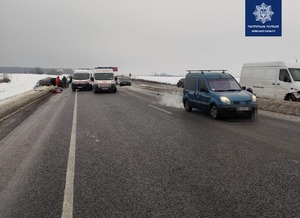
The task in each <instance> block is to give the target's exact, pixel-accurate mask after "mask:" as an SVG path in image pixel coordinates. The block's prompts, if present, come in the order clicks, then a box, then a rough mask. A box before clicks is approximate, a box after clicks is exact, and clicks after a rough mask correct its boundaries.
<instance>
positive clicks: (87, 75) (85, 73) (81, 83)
mask: <svg viewBox="0 0 300 218" xmlns="http://www.w3.org/2000/svg"><path fill="white" fill-rule="evenodd" d="M91 76H92V69H89V68H79V69H77V70H75V72H74V74H73V76H72V90H73V91H75V90H76V89H81V90H92V81H91V80H90V79H91Z"/></svg>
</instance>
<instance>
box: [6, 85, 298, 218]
mask: <svg viewBox="0 0 300 218" xmlns="http://www.w3.org/2000/svg"><path fill="white" fill-rule="evenodd" d="M172 98H174V99H175V101H177V102H178V96H175V95H174V96H172V95H171V96H164V94H162V93H160V94H159V93H156V92H149V91H145V90H142V89H139V88H136V87H135V86H132V87H119V89H118V92H117V93H115V94H113V93H100V94H94V93H92V92H89V91H77V92H72V91H71V89H65V90H64V91H63V92H62V93H60V94H54V95H53V96H51V97H50V98H49V99H47V101H45V102H43V104H41V105H40V106H39V107H38V108H37V109H36V110H34V111H31V113H27V114H23V115H22V116H23V117H24V116H25V117H26V119H25V120H24V121H23V122H18V125H17V126H16V128H14V129H13V130H9V132H7V131H8V130H7V129H8V128H6V127H5V126H4V127H3V125H4V124H1V125H2V130H1V131H2V132H5V131H6V134H5V135H3V137H2V139H1V141H0V217H1V218H2V217H5V218H6V217H8V218H10V217H13V218H15V217H22V218H23V217H72V216H73V217H299V216H300V185H299V184H300V143H299V141H300V129H299V121H292V120H285V119H278V118H276V117H270V116H265V115H263V114H260V113H258V116H257V120H256V121H255V122H253V121H251V120H244V119H231V120H213V119H211V118H210V117H209V116H208V115H207V114H205V113H202V112H201V111H197V110H194V111H192V112H191V113H188V112H186V111H185V110H184V109H183V108H180V107H179V108H178V107H169V106H165V105H164V104H161V103H160V101H161V99H168V100H172ZM179 99H180V97H179ZM180 103H181V102H180V100H179V102H178V104H179V105H180ZM12 119H17V118H12ZM0 129H1V128H0Z"/></svg>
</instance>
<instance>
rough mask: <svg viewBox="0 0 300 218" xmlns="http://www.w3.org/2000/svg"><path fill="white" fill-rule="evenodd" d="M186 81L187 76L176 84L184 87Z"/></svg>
mask: <svg viewBox="0 0 300 218" xmlns="http://www.w3.org/2000/svg"><path fill="white" fill-rule="evenodd" d="M184 81H185V78H182V79H180V80H179V81H178V82H177V84H176V86H177V87H181V88H183V87H184Z"/></svg>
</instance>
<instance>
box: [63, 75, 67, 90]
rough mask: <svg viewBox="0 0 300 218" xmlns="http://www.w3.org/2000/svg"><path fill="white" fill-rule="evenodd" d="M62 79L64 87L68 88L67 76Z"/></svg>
mask: <svg viewBox="0 0 300 218" xmlns="http://www.w3.org/2000/svg"><path fill="white" fill-rule="evenodd" d="M62 81H63V88H66V87H67V77H65V76H63V78H62Z"/></svg>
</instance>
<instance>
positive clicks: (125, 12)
mask: <svg viewBox="0 0 300 218" xmlns="http://www.w3.org/2000/svg"><path fill="white" fill-rule="evenodd" d="M299 9H300V1H299V0H282V35H283V36H282V37H245V0H226V1H224V0H214V1H213V0H106V1H104V0H0V66H22V67H23V66H26V67H36V66H39V67H71V68H73V69H75V68H78V67H95V66H117V67H119V71H120V73H124V74H127V73H132V74H139V75H142V74H144V75H147V74H151V73H154V72H156V73H168V74H178V75H179V74H181V75H184V74H185V70H187V69H211V68H213V69H227V70H229V72H230V73H232V74H233V75H239V74H240V71H241V67H242V64H243V63H245V62H256V61H277V60H286V61H294V60H295V57H298V59H300V16H299Z"/></svg>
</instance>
